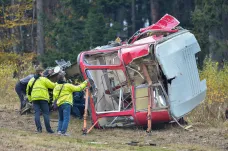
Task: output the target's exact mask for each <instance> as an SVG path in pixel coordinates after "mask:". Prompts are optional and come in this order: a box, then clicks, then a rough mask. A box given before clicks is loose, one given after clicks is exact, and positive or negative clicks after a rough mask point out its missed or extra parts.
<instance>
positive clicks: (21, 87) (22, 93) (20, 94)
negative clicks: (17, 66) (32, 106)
mask: <svg viewBox="0 0 228 151" xmlns="http://www.w3.org/2000/svg"><path fill="white" fill-rule="evenodd" d="M15 91H16V92H17V95H18V97H19V99H20V102H21V105H20V109H22V108H23V107H24V106H25V104H26V100H25V98H24V96H25V95H26V86H25V85H23V84H21V83H20V82H17V84H16V86H15Z"/></svg>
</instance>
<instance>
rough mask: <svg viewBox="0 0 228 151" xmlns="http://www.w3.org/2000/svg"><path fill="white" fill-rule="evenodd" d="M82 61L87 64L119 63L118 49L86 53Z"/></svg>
mask: <svg viewBox="0 0 228 151" xmlns="http://www.w3.org/2000/svg"><path fill="white" fill-rule="evenodd" d="M84 63H86V64H88V65H119V64H120V59H119V57H118V51H114V52H105V53H97V54H91V55H90V54H86V55H85V56H84Z"/></svg>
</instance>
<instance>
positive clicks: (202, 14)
mask: <svg viewBox="0 0 228 151" xmlns="http://www.w3.org/2000/svg"><path fill="white" fill-rule="evenodd" d="M166 13H168V14H170V15H173V16H174V17H176V18H177V19H178V20H179V21H180V26H182V27H183V28H186V29H188V30H190V31H191V32H193V33H194V34H195V36H196V38H197V39H198V41H199V43H200V46H201V49H202V51H201V52H200V53H199V54H198V56H197V58H198V59H197V60H198V63H199V65H201V66H202V65H203V60H204V59H205V58H206V57H208V58H211V59H212V60H214V61H216V62H218V63H219V66H223V64H224V62H226V60H228V51H227V49H228V26H227V25H228V1H227V0H143V1H142V0H0V51H1V52H15V53H18V54H23V53H29V52H35V53H36V54H38V56H39V58H38V59H40V61H42V62H43V65H44V66H52V65H54V63H55V62H54V60H56V59H65V60H70V61H72V62H75V61H76V59H77V54H78V53H80V52H81V51H85V50H89V49H90V48H93V47H96V46H101V45H105V44H107V43H108V42H109V41H112V40H115V39H116V37H120V38H121V39H122V41H124V40H126V39H128V38H129V37H131V35H132V34H133V33H135V32H136V31H137V30H138V29H140V28H143V27H146V26H148V25H150V24H152V23H155V22H156V21H158V20H159V19H160V18H161V17H162V16H163V15H165V14H166Z"/></svg>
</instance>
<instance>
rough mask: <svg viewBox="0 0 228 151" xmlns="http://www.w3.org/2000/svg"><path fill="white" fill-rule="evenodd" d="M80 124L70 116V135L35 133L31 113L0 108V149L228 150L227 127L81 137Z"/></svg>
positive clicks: (132, 130)
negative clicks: (20, 112)
mask: <svg viewBox="0 0 228 151" xmlns="http://www.w3.org/2000/svg"><path fill="white" fill-rule="evenodd" d="M41 121H43V118H42V117H41ZM51 125H52V127H53V129H56V127H57V115H56V113H52V115H51ZM82 125H83V123H82V120H79V119H75V118H73V117H72V118H71V122H70V125H69V130H68V131H69V133H70V134H71V135H70V136H67V137H64V136H62V137H60V136H57V135H56V134H54V135H51V134H47V133H46V132H43V133H42V134H35V125H34V120H33V115H32V114H27V115H22V116H21V115H20V114H19V112H18V111H17V110H15V109H4V108H0V148H1V150H37V149H39V150H53V149H55V150H180V151H193V150H205V151H206V150H228V127H227V126H222V127H220V128H212V127H208V126H206V125H204V124H202V123H196V124H194V125H193V127H192V128H190V129H189V131H187V130H184V129H182V128H181V127H179V126H176V125H174V124H167V125H163V126H162V127H159V126H156V127H155V129H154V130H153V131H152V133H151V134H150V135H148V134H147V133H146V132H145V130H144V129H143V128H127V129H126V128H125V129H123V128H109V129H102V130H99V129H93V130H92V131H91V133H89V134H88V135H86V136H83V135H82V131H81V129H82ZM224 125H225V124H224ZM43 129H44V128H43ZM25 140H26V141H25ZM45 140H46V141H45ZM73 140H74V141H73ZM42 142H43V143H42ZM47 142H48V143H47ZM58 142H59V144H58ZM132 142H135V143H132ZM56 143H57V144H58V145H56ZM32 144H33V145H32ZM61 144H62V145H61ZM76 144H77V145H76ZM64 146H65V147H64Z"/></svg>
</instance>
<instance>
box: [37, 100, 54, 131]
mask: <svg viewBox="0 0 228 151" xmlns="http://www.w3.org/2000/svg"><path fill="white" fill-rule="evenodd" d="M33 107H34V110H35V123H36V128H37V131H42V126H41V123H40V110H41V111H42V114H43V118H44V124H45V127H46V130H47V132H50V131H52V129H51V126H50V119H49V105H48V102H47V101H44V100H39V101H38V100H36V101H33Z"/></svg>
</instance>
